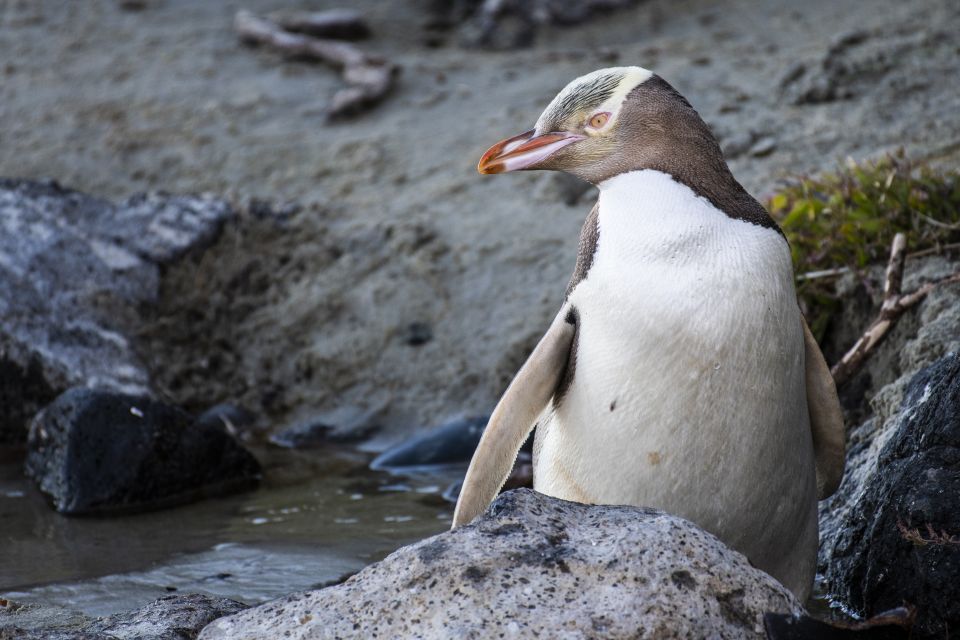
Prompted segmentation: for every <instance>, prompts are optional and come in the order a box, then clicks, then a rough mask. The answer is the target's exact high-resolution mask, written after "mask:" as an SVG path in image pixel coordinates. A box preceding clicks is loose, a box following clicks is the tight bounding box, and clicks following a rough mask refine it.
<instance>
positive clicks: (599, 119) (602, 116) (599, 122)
mask: <svg viewBox="0 0 960 640" xmlns="http://www.w3.org/2000/svg"><path fill="white" fill-rule="evenodd" d="M609 119H610V114H609V113H596V114H594V115H592V116H591V117H590V122H589V123H588V124H589V125H590V128H591V129H602V128H603V125H605V124H607V120H609Z"/></svg>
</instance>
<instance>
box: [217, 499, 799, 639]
mask: <svg viewBox="0 0 960 640" xmlns="http://www.w3.org/2000/svg"><path fill="white" fill-rule="evenodd" d="M771 611H772V612H779V613H790V614H799V613H800V612H801V611H802V608H801V606H800V603H799V602H797V600H796V599H795V598H794V597H793V595H792V594H790V592H789V591H787V589H786V588H784V587H783V586H781V585H780V584H779V583H778V582H777V581H776V580H774V579H773V578H772V577H770V576H768V575H767V574H765V573H763V572H761V571H759V570H757V569H755V568H753V567H751V566H750V564H749V562H747V560H746V558H744V556H742V555H741V554H739V553H737V552H735V551H732V550H731V549H729V548H728V547H726V546H725V545H723V543H721V542H720V541H719V540H717V539H716V538H715V537H713V536H712V535H710V534H708V533H706V532H704V531H702V530H701V529H698V528H697V527H696V526H694V525H693V524H691V523H690V522H688V521H686V520H683V519H681V518H677V517H674V516H670V515H667V514H665V513H662V512H658V511H655V510H652V509H642V508H635V507H621V506H591V505H583V504H576V503H571V502H565V501H563V500H557V499H554V498H549V497H547V496H543V495H540V494H538V493H535V492H534V491H531V490H526V489H520V490H517V491H512V492H510V493H505V494H503V495H502V496H500V497H499V498H498V499H497V500H496V501H494V503H493V505H491V507H490V509H489V510H488V512H487V513H486V514H485V515H484V516H482V517H481V518H479V519H477V520H476V521H475V522H474V523H473V524H471V525H469V526H466V527H461V528H458V529H456V530H455V531H451V532H448V533H442V534H440V535H437V536H434V537H432V538H428V539H426V540H424V541H422V542H419V543H416V544H413V545H410V546H407V547H403V548H401V549H400V550H398V551H396V552H395V553H393V554H391V555H390V556H388V557H387V558H386V559H384V560H383V561H381V562H379V563H377V564H375V565H372V566H370V567H367V568H366V569H364V570H363V571H361V572H360V573H358V574H357V575H355V576H354V577H352V578H350V579H349V580H347V581H346V582H344V583H343V584H341V585H338V586H334V587H330V588H327V589H323V590H320V591H308V592H305V593H299V594H294V595H291V596H287V597H284V598H281V599H279V600H276V601H273V602H269V603H267V604H264V605H261V606H259V607H256V608H253V609H249V610H247V611H244V612H241V613H239V614H237V615H234V616H230V617H226V618H221V619H219V620H216V621H214V622H213V623H212V624H210V625H209V626H207V627H206V628H204V630H203V631H202V632H201V634H200V638H203V639H204V640H225V639H228V638H245V639H250V640H252V639H255V638H276V637H289V638H301V639H306V638H332V637H344V638H346V637H350V638H373V637H378V638H412V637H418V638H491V637H500V636H501V635H503V636H508V635H509V636H512V637H532V636H533V635H534V634H537V635H539V637H544V638H561V637H563V638H582V637H602V638H606V639H616V638H663V637H667V636H669V637H700V638H703V637H721V638H723V637H729V638H763V637H764V633H763V620H762V618H763V614H764V613H765V612H771Z"/></svg>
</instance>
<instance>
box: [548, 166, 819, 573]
mask: <svg viewBox="0 0 960 640" xmlns="http://www.w3.org/2000/svg"><path fill="white" fill-rule="evenodd" d="M596 233H597V240H596V250H595V253H594V255H593V261H592V264H591V266H590V267H589V270H588V271H587V272H586V273H585V274H584V277H583V278H582V279H581V280H580V281H579V282H578V283H577V284H575V285H574V286H573V288H572V289H571V291H570V293H569V295H568V296H567V302H566V304H567V305H568V306H569V307H570V309H571V310H573V312H574V315H575V317H576V323H575V332H576V334H575V338H574V345H575V346H574V347H573V348H574V349H575V352H572V353H571V356H570V362H573V363H575V364H574V367H573V369H572V371H567V372H566V373H565V375H566V376H567V377H568V380H567V382H566V386H565V387H564V388H563V389H562V393H558V394H556V395H555V396H554V397H553V398H552V399H551V401H550V403H549V405H548V407H547V409H546V411H545V413H544V414H543V415H542V416H541V419H540V420H539V421H538V424H537V429H536V440H535V445H534V465H533V469H534V488H535V489H536V490H537V491H540V492H542V493H545V494H547V495H551V496H554V497H557V498H563V499H566V500H573V501H577V502H586V503H591V504H634V505H643V506H650V507H655V508H659V509H663V510H665V511H668V512H670V513H673V514H675V515H679V516H681V517H685V518H688V519H689V520H691V521H693V522H695V523H697V524H698V525H700V526H701V527H703V528H705V529H707V530H708V531H711V532H712V533H714V534H715V535H717V536H718V537H720V538H721V539H722V540H724V541H725V542H726V543H727V544H729V545H730V546H731V547H733V548H735V549H737V550H739V551H742V552H743V553H744V554H745V555H747V556H748V557H749V558H750V559H751V561H753V562H754V564H756V565H757V566H759V567H761V568H764V569H765V570H766V571H768V572H769V573H771V574H772V575H773V576H774V577H777V578H778V579H780V580H781V581H782V582H784V583H785V584H787V586H788V587H790V588H792V589H794V590H802V589H801V587H802V586H803V585H807V588H809V586H808V585H809V583H811V582H812V579H813V575H814V572H815V559H816V546H817V526H816V497H817V496H816V480H815V475H816V474H815V465H814V455H813V441H812V437H811V432H810V426H809V416H808V412H807V402H806V394H805V384H804V351H803V345H804V340H803V330H802V326H801V323H800V320H799V316H798V309H797V302H796V294H795V292H794V285H793V268H792V265H791V262H790V253H789V249H788V247H787V243H786V242H785V240H784V239H783V237H782V236H781V235H780V234H779V233H777V232H776V231H774V230H772V229H770V228H765V227H761V226H758V225H755V224H751V223H749V222H745V221H742V220H737V219H733V218H730V217H727V216H725V215H723V214H722V213H720V212H718V211H717V210H716V208H715V207H714V206H713V205H712V204H711V203H710V202H708V201H707V200H705V199H703V198H701V197H699V196H697V195H696V194H695V193H694V192H693V191H692V190H690V189H689V188H688V187H686V186H685V185H683V184H681V183H679V182H677V181H675V180H674V179H673V178H671V177H670V176H668V175H666V174H664V173H662V172H659V171H652V170H641V171H636V172H629V173H625V174H620V175H618V176H615V177H613V178H610V179H609V180H607V181H605V182H603V183H601V184H600V198H599V204H598V216H597V230H596ZM760 479H762V481H760ZM784 549H789V550H790V552H789V553H786V554H785V553H783V550H784ZM791 583H792V584H791Z"/></svg>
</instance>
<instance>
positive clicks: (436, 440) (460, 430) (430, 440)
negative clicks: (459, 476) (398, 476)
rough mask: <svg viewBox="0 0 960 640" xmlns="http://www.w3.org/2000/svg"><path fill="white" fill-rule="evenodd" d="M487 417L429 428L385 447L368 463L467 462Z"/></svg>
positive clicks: (374, 465) (382, 466) (375, 466)
mask: <svg viewBox="0 0 960 640" xmlns="http://www.w3.org/2000/svg"><path fill="white" fill-rule="evenodd" d="M488 419H489V416H471V417H467V418H457V419H456V420H453V421H451V422H448V423H447V424H445V425H443V426H441V427H437V428H436V429H433V430H432V431H428V432H427V433H424V434H421V435H419V436H416V437H414V438H412V439H410V440H407V441H406V442H403V443H401V444H399V445H397V446H395V447H393V448H391V449H387V450H386V451H384V452H383V453H381V454H380V455H379V456H377V457H376V458H375V459H374V461H373V462H372V463H371V464H370V467H371V468H372V469H376V470H381V469H399V468H405V467H427V466H438V465H450V464H462V463H466V462H470V458H472V457H473V452H474V450H475V449H476V448H477V443H479V442H480V436H482V435H483V429H484V428H485V427H486V426H487V420H488Z"/></svg>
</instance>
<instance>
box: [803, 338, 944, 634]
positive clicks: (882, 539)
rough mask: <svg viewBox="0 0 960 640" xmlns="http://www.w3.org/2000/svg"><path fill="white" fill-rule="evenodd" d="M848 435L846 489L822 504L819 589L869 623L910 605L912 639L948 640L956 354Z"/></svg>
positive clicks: (918, 377)
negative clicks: (882, 416) (890, 408)
mask: <svg viewBox="0 0 960 640" xmlns="http://www.w3.org/2000/svg"><path fill="white" fill-rule="evenodd" d="M870 431H874V433H872V434H870V433H865V432H870ZM853 435H854V438H852V439H853V441H854V445H855V446H854V447H853V448H852V450H851V452H850V456H849V458H850V461H851V462H850V467H851V470H850V473H849V474H848V477H847V478H845V480H844V485H846V486H842V487H841V490H840V491H839V492H838V494H837V496H836V497H835V498H834V499H833V500H831V503H830V504H829V505H827V507H826V510H827V511H828V514H827V517H826V518H825V520H826V523H825V526H824V537H823V540H822V543H821V545H822V549H821V557H820V561H821V565H822V570H823V571H824V577H825V581H826V586H827V588H828V590H829V591H830V593H831V594H833V595H835V596H836V597H838V598H839V599H840V600H841V601H842V602H844V603H845V604H846V605H847V606H849V607H851V608H852V609H854V610H856V611H858V612H860V613H862V614H864V615H868V616H869V615H874V614H876V613H879V612H881V611H883V610H885V609H890V608H893V607H896V606H900V605H901V604H903V603H908V604H912V605H915V606H916V607H917V622H916V626H915V627H914V630H913V637H915V638H941V637H945V634H947V633H948V630H949V629H957V628H960V354H957V353H952V354H949V355H947V356H944V357H943V358H941V359H940V360H938V361H937V362H936V363H934V364H933V365H931V366H929V367H927V368H925V369H923V370H922V371H920V372H919V373H918V374H916V375H915V376H913V378H912V379H911V380H910V382H909V384H908V385H907V387H906V392H905V394H904V397H903V401H902V403H901V405H900V410H899V413H897V414H896V415H895V416H893V417H891V418H889V419H887V420H882V421H881V420H878V419H871V420H869V421H868V422H867V423H865V424H864V425H863V426H861V427H860V428H859V429H858V430H857V431H856V432H855V433H854V434H853ZM868 442H869V444H867V443H868Z"/></svg>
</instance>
